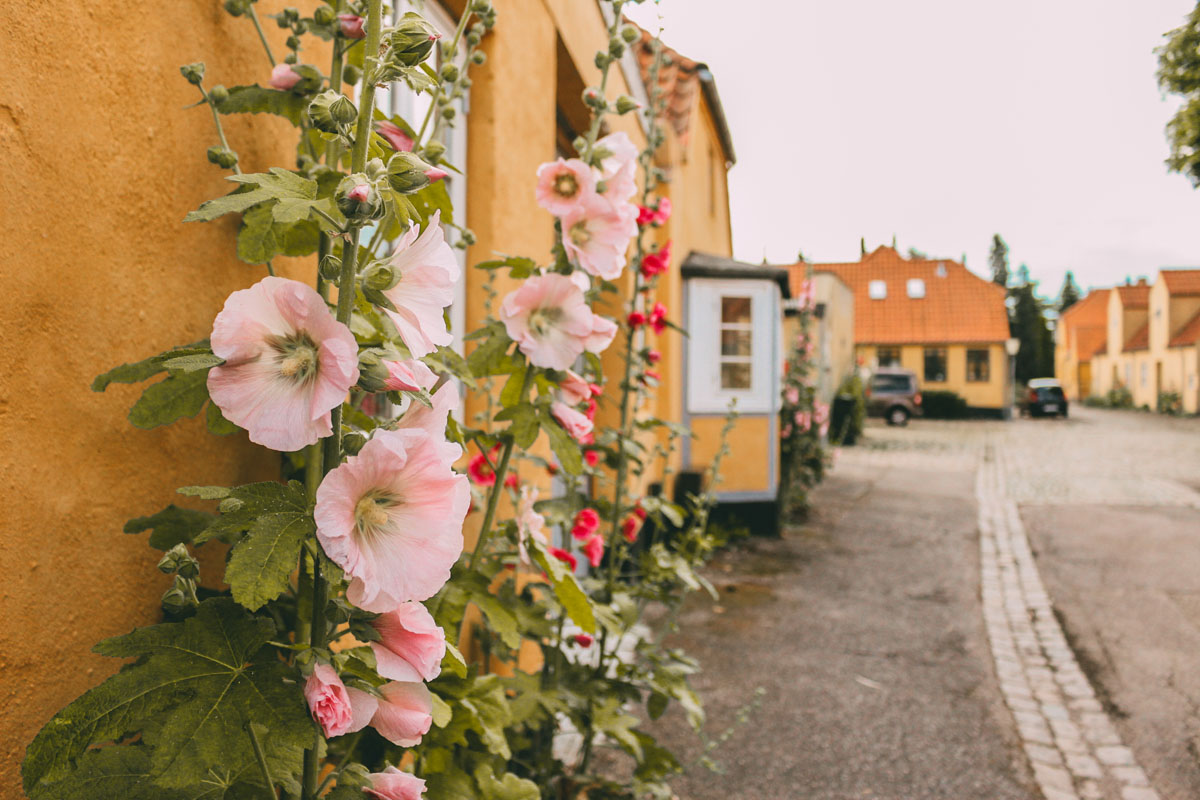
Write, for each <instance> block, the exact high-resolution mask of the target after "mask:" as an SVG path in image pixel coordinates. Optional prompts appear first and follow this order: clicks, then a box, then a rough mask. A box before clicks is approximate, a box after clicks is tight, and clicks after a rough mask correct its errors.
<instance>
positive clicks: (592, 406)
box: [583, 397, 596, 422]
mask: <svg viewBox="0 0 1200 800" xmlns="http://www.w3.org/2000/svg"><path fill="white" fill-rule="evenodd" d="M583 413H584V415H585V416H586V417H587V418H588V419H590V420H592V421H593V422H594V421H595V419H596V398H594V397H589V398H588V401H587V408H585V409H584V410H583Z"/></svg>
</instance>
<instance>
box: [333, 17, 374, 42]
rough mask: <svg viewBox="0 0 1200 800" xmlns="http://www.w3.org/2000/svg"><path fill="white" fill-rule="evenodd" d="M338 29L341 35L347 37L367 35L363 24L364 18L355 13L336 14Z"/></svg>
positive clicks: (356, 37)
mask: <svg viewBox="0 0 1200 800" xmlns="http://www.w3.org/2000/svg"><path fill="white" fill-rule="evenodd" d="M337 18H338V30H340V31H341V32H342V36H345V37H346V38H347V39H361V38H363V37H364V36H366V35H367V32H366V30H364V29H363V25H364V24H365V22H366V20H364V19H363V18H362V17H360V16H358V15H357V14H338V15H337Z"/></svg>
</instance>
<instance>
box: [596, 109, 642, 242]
mask: <svg viewBox="0 0 1200 800" xmlns="http://www.w3.org/2000/svg"><path fill="white" fill-rule="evenodd" d="M596 147H597V149H600V148H603V149H605V150H607V151H609V153H610V155H608V156H607V157H605V159H604V160H603V161H601V162H600V179H601V180H602V181H604V184H605V190H604V196H605V197H606V198H608V199H609V200H610V201H611V202H613V203H614V204H618V203H625V202H628V200H629V198H631V197H633V196H634V195H635V194H637V183H636V175H637V158H638V148H637V145H635V144H634V143H633V142H632V141H631V140H630V138H629V135H628V134H626V133H625V132H624V131H617V132H616V133H610V134H609V135H608V136H605V137H604V138H603V139H600V140H599V141H597V142H596ZM633 219H634V221H635V224H636V220H637V207H636V206H635V207H634V209H633Z"/></svg>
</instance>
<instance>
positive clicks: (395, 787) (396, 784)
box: [363, 766, 425, 800]
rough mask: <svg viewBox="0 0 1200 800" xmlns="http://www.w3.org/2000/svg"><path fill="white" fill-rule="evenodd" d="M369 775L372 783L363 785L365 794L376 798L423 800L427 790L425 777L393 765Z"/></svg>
mask: <svg viewBox="0 0 1200 800" xmlns="http://www.w3.org/2000/svg"><path fill="white" fill-rule="evenodd" d="M367 777H368V778H370V779H371V785H370V786H364V787H363V794H365V795H369V796H370V797H374V798H376V800H421V794H422V792H424V791H425V781H424V779H422V778H418V777H417V776H416V775H413V774H411V773H408V772H404V771H402V770H398V769H396V768H395V767H392V766H389V767H388V768H387V769H385V770H384V771H383V772H372V773H371V774H369V775H368V776H367Z"/></svg>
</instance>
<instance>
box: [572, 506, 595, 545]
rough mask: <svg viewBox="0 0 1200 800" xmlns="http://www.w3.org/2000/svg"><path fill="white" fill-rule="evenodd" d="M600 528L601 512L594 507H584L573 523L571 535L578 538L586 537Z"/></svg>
mask: <svg viewBox="0 0 1200 800" xmlns="http://www.w3.org/2000/svg"><path fill="white" fill-rule="evenodd" d="M598 530H600V514H599V512H597V511H596V509H594V508H582V509H580V510H579V513H577V514H576V515H575V519H574V521H573V522H572V525H571V535H572V536H574V537H575V538H576V539H581V540H582V539H586V538H588V537H589V536H591V535H592V534H593V533H595V532H596V531H598Z"/></svg>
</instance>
